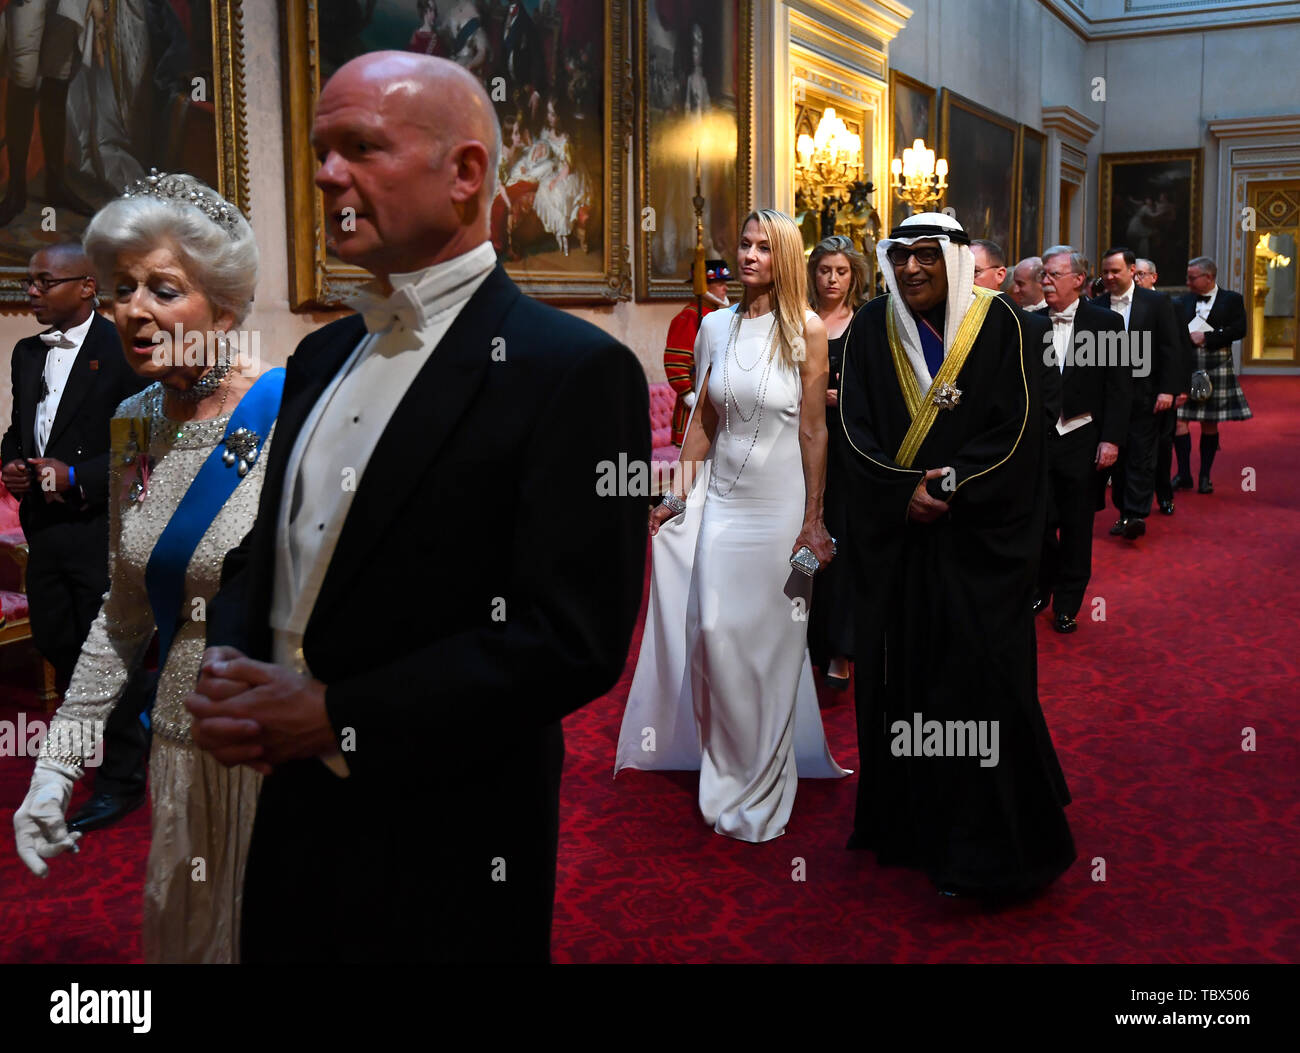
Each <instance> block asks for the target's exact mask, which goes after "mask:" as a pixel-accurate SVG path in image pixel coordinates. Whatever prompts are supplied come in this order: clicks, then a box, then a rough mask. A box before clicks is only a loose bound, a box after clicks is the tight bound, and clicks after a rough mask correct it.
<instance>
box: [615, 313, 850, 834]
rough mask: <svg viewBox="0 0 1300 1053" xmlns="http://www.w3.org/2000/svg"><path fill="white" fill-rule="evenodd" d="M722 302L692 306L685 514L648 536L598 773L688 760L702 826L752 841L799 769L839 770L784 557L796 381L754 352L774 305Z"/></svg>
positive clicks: (795, 462)
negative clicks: (699, 443)
mask: <svg viewBox="0 0 1300 1053" xmlns="http://www.w3.org/2000/svg"><path fill="white" fill-rule="evenodd" d="M738 312H739V308H738V307H737V308H734V309H732V310H721V311H714V312H713V313H711V314H709V315H706V316H705V318H704V322H703V324H702V325H701V327H700V333H699V336H698V338H697V340H696V344H695V361H696V362H697V363H698V364H699V366H701V367H702V366H704V365H705V364H706V363H707V364H708V371H707V393H704V392H701V395H700V397H701V398H703V397H707V398H708V399H709V401H710V402H711V403H712V405H713V408H714V409H715V410H716V411H717V415H718V427H717V433H716V436H715V439H714V443H713V446H712V448H711V449H710V451H709V455H708V458H707V460H706V462H705V465H704V467H703V469H702V470H701V471H700V472H699V473H698V475H697V476H696V479H695V481H694V484H693V486H692V489H691V491H690V493H689V495H688V499H687V510H686V512H685V514H684V515H681V516H678V517H677V518H675V519H673V520H670V521H669V522H668V523H666V524H664V525H663V526H662V527H661V528H660V530H659V533H658V534H657V535H656V537H655V538H654V541H653V543H652V561H653V562H652V571H651V586H650V588H651V592H650V605H649V611H648V613H647V615H646V626H645V634H644V636H643V638H642V642H641V653H640V656H639V658H638V661H637V668H636V673H635V675H634V677H633V680H632V688H631V691H630V692H629V694H628V701H627V708H626V709H625V711H624V713H623V725H622V729H621V731H620V733H619V742H618V754H617V758H616V761H615V767H614V771H615V774H617V773H618V771H620V770H621V769H623V768H641V769H646V770H668V771H672V770H694V769H698V770H699V772H700V798H699V799H700V811H701V812H702V813H703V815H704V818H705V820H706V821H707V822H708V823H709V825H710V826H712V827H713V829H714V830H716V831H717V832H718V833H720V834H726V835H728V836H730V837H735V838H738V839H740V840H743V841H753V842H759V841H769V840H771V839H772V838H774V837H779V836H780V835H781V834H783V833H785V827H786V823H787V822H788V821H789V818H790V813H791V810H792V808H793V806H794V797H795V790H796V788H797V784H798V778H799V777H800V776H804V777H809V778H840V777H842V776H845V775H849V774H851V773H850V772H848V771H846V770H845V769H843V768H841V767H840V766H839V765H838V764H836V763H835V759H834V758H833V757H832V756H831V754H830V750H829V749H828V748H827V746H826V737H825V732H824V730H823V728H822V721H821V713H820V711H819V710H818V707H817V694H816V689H815V686H814V683H813V676H812V665H811V663H810V661H809V659H808V646H807V638H808V611H809V607H810V601H811V595H812V582H811V580H810V579H809V578H807V577H805V576H804V575H802V574H800V573H798V572H797V571H795V570H793V569H792V568H791V567H790V563H789V560H790V549H791V546H792V544H793V543H794V539H795V538H796V537H797V536H798V534H799V530H800V527H801V526H802V524H803V513H804V477H803V461H802V456H801V452H800V447H799V404H800V399H801V395H802V385H801V383H800V380H799V373H798V370H797V369H790V368H787V367H785V366H784V365H783V363H782V362H781V359H780V353H779V350H777V351H776V352H775V353H774V354H773V355H772V356H770V357H769V356H768V355H767V349H768V348H769V347H772V346H773V344H774V341H775V337H776V334H775V332H774V330H773V322H774V319H775V315H773V314H767V315H762V316H760V317H758V318H743V317H742V318H739V319H738V317H737V315H738ZM809 313H810V314H811V312H809ZM737 324H738V326H739V329H738V332H737V334H736V339H735V341H734V345H733V346H729V345H732V341H731V339H730V338H731V336H732V328H733V326H735V325H737ZM699 373H700V376H701V377H702V378H703V376H704V373H705V370H704V369H703V368H700V369H699ZM701 383H702V384H703V383H705V381H704V380H702V381H701ZM697 405H698V401H697Z"/></svg>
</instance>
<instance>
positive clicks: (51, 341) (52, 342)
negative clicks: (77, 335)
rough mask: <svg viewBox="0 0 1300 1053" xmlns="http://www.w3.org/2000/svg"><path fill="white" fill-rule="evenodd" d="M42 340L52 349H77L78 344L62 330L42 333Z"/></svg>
mask: <svg viewBox="0 0 1300 1053" xmlns="http://www.w3.org/2000/svg"><path fill="white" fill-rule="evenodd" d="M41 340H42V341H43V342H44V343H45V344H47V345H48V346H50V347H76V346H77V345H76V343H75V342H74V341H73V339H72V338H71V337H70V336H68V334H67V333H65V332H63V330H61V329H51V330H50V331H49V332H48V333H41Z"/></svg>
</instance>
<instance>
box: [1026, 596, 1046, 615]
mask: <svg viewBox="0 0 1300 1053" xmlns="http://www.w3.org/2000/svg"><path fill="white" fill-rule="evenodd" d="M1048 599H1050V597H1042V596H1040V597H1039V598H1038V599H1036V600H1034V603H1033V606H1031V607H1030V608H1029V609H1030V610H1031V611H1033V612H1034V613H1035V614H1041V613H1042V612H1043V611H1044V610H1046V609H1047V601H1048Z"/></svg>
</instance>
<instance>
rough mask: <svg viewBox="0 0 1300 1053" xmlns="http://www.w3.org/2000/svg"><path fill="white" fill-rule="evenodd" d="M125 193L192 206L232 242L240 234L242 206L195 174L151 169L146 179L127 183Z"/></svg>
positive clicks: (125, 195) (127, 195) (124, 195)
mask: <svg viewBox="0 0 1300 1053" xmlns="http://www.w3.org/2000/svg"><path fill="white" fill-rule="evenodd" d="M122 196H123V197H144V196H148V197H156V198H158V200H160V201H168V202H174V203H176V204H180V205H193V206H194V207H195V208H197V209H198V210H199V211H200V212H202V213H203V214H204V215H205V216H207V217H208V219H210V220H212V222H213V223H215V224H216V225H217V226H219V227H220V228H221V229H222V230H224V231H225V232H226V234H227V235H228V236H229V237H230V238H231V240H232V241H233V240H234V239H235V238H237V237H238V236H239V221H240V220H241V219H242V218H243V216H242V214H241V213H240V211H239V209H237V208H235V206H234V205H232V204H230V203H229V202H228V201H226V200H225V199H224V198H221V197H218V196H217V195H216V194H214V193H213V192H212V191H211V190H209V189H208V188H207V187H205V186H203V185H202V184H201V183H199V182H198V181H197V180H195V179H194V178H193V177H192V176H186V175H170V174H168V173H167V172H159V171H158V169H156V168H151V169H149V174H148V175H147V176H145V178H143V179H137V180H136V181H135V182H134V183H131V184H130V185H129V186H127V187H126V188H125V189H124V190H123V191H122Z"/></svg>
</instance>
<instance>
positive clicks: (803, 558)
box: [790, 538, 839, 578]
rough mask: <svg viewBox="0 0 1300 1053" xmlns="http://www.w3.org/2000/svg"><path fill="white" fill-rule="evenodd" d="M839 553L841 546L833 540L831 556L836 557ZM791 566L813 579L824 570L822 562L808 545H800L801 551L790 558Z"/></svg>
mask: <svg viewBox="0 0 1300 1053" xmlns="http://www.w3.org/2000/svg"><path fill="white" fill-rule="evenodd" d="M838 551H839V545H838V544H836V542H835V539H834V538H831V555H832V556H833V555H835V554H836V553H837V552H838ZM790 566H792V567H794V569H795V570H797V571H798V572H799V573H800V574H807V575H808V577H810V578H811V577H812V576H813V575H814V574H816V573H817V572H818V571H819V570H821V569H822V561H821V560H819V559H818V558H817V557H816V556H814V555H813V551H812V549H810V548H809V547H808V546H807V545H800V546H799V551H798V552H796V553H795V554H794V555H793V556H791V557H790Z"/></svg>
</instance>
